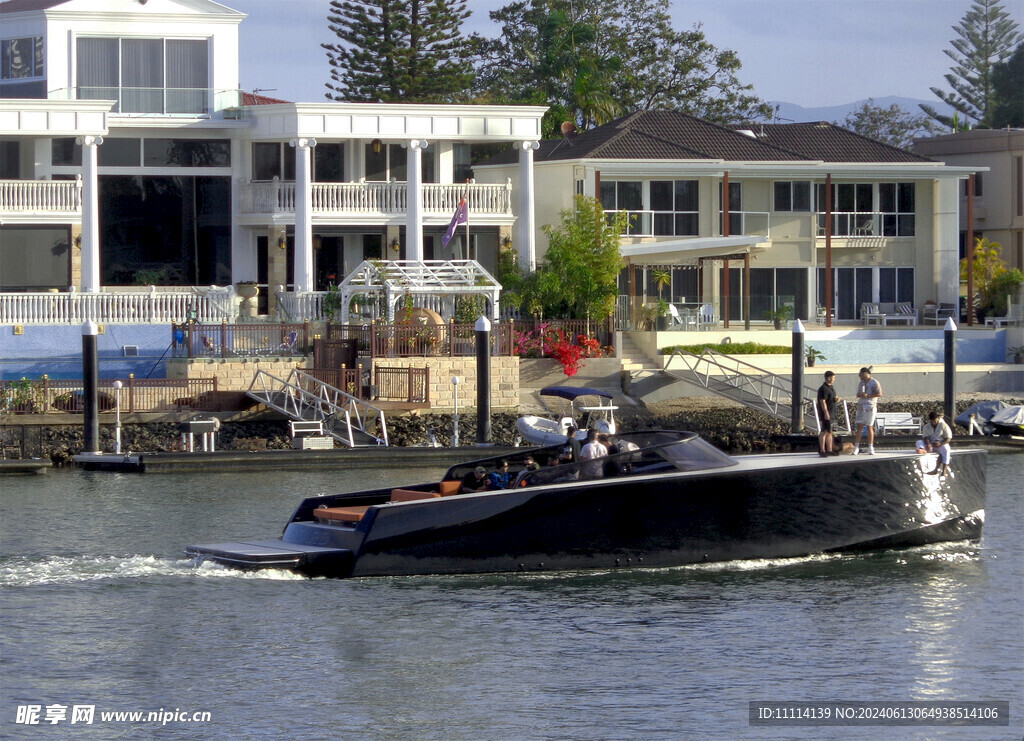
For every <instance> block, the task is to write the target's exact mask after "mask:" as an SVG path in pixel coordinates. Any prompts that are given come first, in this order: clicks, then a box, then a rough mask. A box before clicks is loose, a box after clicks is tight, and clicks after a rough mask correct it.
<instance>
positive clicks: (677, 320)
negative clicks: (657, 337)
mask: <svg viewBox="0 0 1024 741" xmlns="http://www.w3.org/2000/svg"><path fill="white" fill-rule="evenodd" d="M668 313H669V315H671V317H672V325H676V324H681V325H682V326H683V329H690V328H691V327H696V324H697V320H696V318H695V317H694V316H693V314H691V313H690V310H689V309H683V310H682V312H680V311H679V309H677V308H676V305H675V304H669V305H668Z"/></svg>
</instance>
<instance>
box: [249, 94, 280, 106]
mask: <svg viewBox="0 0 1024 741" xmlns="http://www.w3.org/2000/svg"><path fill="white" fill-rule="evenodd" d="M288 102H290V101H287V100H281V99H280V98H270V97H268V96H266V95H257V94H256V93H242V105H274V104H275V103H288Z"/></svg>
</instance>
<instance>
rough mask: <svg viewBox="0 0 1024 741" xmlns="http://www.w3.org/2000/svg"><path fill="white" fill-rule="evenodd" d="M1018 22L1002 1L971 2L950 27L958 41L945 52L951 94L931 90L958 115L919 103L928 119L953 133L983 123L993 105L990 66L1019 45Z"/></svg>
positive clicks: (1004, 58) (1005, 57)
mask: <svg viewBox="0 0 1024 741" xmlns="http://www.w3.org/2000/svg"><path fill="white" fill-rule="evenodd" d="M1017 28H1018V27H1017V23H1016V22H1015V21H1014V20H1013V19H1012V18H1011V17H1010V14H1009V13H1008V12H1007V11H1006V9H1005V8H1003V6H1002V4H1001V0H974V2H973V4H972V5H971V7H970V9H969V10H968V11H967V12H966V13H965V14H964V16H963V18H961V19H960V22H959V23H958V24H957V25H955V26H953V30H954V31H955V32H956V34H957V36H958V37H959V38H955V39H953V40H951V41H950V44H952V46H953V48H952V49H945V50H944V51H945V53H946V55H947V56H948V57H949V58H950V59H952V60H953V62H954V64H953V66H952V67H951V68H950V72H949V73H948V74H946V75H945V78H946V82H947V83H949V86H950V87H951V88H952V92H948V91H945V90H941V89H939V88H936V87H933V88H932V89H931V91H932V92H933V93H934V94H935V95H936V96H937V97H938V98H939V99H940V100H941V101H942V102H944V103H946V104H947V105H948V106H950V107H952V108H953V110H954V111H956V114H958V115H957V116H956V117H957V121H956V122H954V117H953V116H946V115H943V114H941V113H939V112H938V111H936V110H935V108H934V107H932V106H929V105H924V104H921V109H922V110H923V111H924V112H925V113H926V114H928V116H929V117H931V118H933V119H934V120H936V121H938V122H939V123H941V124H942V125H943V126H947V127H949V128H952V129H953V130H956V124H957V123H962V124H974V125H977V124H985V123H986V122H987V120H988V117H989V112H990V109H991V108H992V107H993V103H994V91H993V86H992V67H993V65H996V64H999V63H1001V62H1003V61H1004V60H1006V59H1007V57H1009V56H1010V54H1011V53H1012V52H1013V49H1014V47H1015V46H1016V45H1017V44H1018V43H1019V42H1020V40H1021V34H1020V33H1019V31H1018V30H1017Z"/></svg>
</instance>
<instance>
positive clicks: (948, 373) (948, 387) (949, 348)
mask: <svg viewBox="0 0 1024 741" xmlns="http://www.w3.org/2000/svg"><path fill="white" fill-rule="evenodd" d="M945 330H946V331H945V332H944V333H943V334H944V335H945V341H946V346H945V353H944V357H943V368H942V370H943V373H944V374H945V376H944V378H943V382H942V398H943V402H944V404H943V409H944V410H945V412H946V422H947V423H948V424H952V422H953V419H954V418H955V417H956V322H954V321H953V317H949V318H948V319H947V320H946V327H945Z"/></svg>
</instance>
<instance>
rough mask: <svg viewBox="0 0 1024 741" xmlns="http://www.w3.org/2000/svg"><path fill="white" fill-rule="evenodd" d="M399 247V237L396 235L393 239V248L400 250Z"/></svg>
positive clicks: (396, 250)
mask: <svg viewBox="0 0 1024 741" xmlns="http://www.w3.org/2000/svg"><path fill="white" fill-rule="evenodd" d="M398 247H399V243H398V237H395V238H394V239H392V240H391V249H393V250H394V251H395V252H398Z"/></svg>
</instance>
